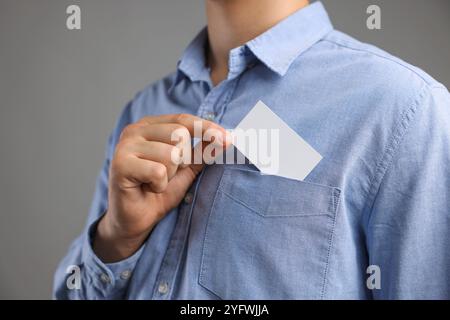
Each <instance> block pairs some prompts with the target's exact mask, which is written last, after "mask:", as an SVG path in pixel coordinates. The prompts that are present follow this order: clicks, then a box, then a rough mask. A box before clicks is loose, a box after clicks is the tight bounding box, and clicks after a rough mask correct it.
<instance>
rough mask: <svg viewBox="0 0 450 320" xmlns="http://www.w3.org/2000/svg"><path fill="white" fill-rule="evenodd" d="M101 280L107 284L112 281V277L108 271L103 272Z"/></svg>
mask: <svg viewBox="0 0 450 320" xmlns="http://www.w3.org/2000/svg"><path fill="white" fill-rule="evenodd" d="M100 280H102V282H103V283H106V284H109V283H111V278H110V277H109V276H108V275H107V274H106V273H102V274H101V275H100Z"/></svg>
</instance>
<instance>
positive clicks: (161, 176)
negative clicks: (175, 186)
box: [152, 163, 167, 181]
mask: <svg viewBox="0 0 450 320" xmlns="http://www.w3.org/2000/svg"><path fill="white" fill-rule="evenodd" d="M152 171H153V172H152V173H153V176H154V177H155V180H157V181H163V180H165V179H166V176H167V169H166V166H164V165H163V164H161V163H159V164H158V165H156V166H154V168H153V170H152Z"/></svg>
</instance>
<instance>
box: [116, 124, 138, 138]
mask: <svg viewBox="0 0 450 320" xmlns="http://www.w3.org/2000/svg"><path fill="white" fill-rule="evenodd" d="M141 125H142V124H140V123H132V124H129V125H127V126H126V127H125V128H123V130H122V133H121V135H120V138H121V139H123V138H125V137H129V136H132V135H134V134H135V133H136V131H137V129H138V128H139V127H141Z"/></svg>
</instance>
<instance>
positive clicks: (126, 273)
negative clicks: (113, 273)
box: [120, 270, 131, 280]
mask: <svg viewBox="0 0 450 320" xmlns="http://www.w3.org/2000/svg"><path fill="white" fill-rule="evenodd" d="M130 276H131V271H130V270H125V271H122V273H121V274H120V278H121V279H122V280H127V279H128V278H129V277H130Z"/></svg>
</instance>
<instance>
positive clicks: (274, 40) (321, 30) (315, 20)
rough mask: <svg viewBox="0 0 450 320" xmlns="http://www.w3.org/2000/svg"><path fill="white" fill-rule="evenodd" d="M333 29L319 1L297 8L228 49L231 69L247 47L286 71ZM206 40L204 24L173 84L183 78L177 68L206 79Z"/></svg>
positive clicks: (194, 77)
mask: <svg viewBox="0 0 450 320" xmlns="http://www.w3.org/2000/svg"><path fill="white" fill-rule="evenodd" d="M332 30H333V26H332V24H331V21H330V19H329V17H328V14H327V12H326V10H325V8H324V6H323V4H322V3H321V2H320V1H317V2H314V3H312V4H310V5H308V6H306V7H305V8H303V9H300V10H298V11H297V12H295V13H293V14H292V15H290V16H289V17H287V18H286V19H284V20H282V21H281V22H279V23H278V24H276V25H275V26H274V27H272V28H270V29H269V30H267V31H266V32H264V33H262V34H261V35H259V36H258V37H256V38H254V39H253V40H250V41H249V42H247V43H246V44H244V45H243V46H241V47H238V48H235V49H233V50H231V51H230V73H232V71H233V67H234V68H236V65H242V64H243V62H245V63H247V62H248V61H249V59H248V58H245V59H242V58H239V57H248V51H250V52H251V53H252V54H253V55H254V56H255V57H256V58H257V59H258V60H259V61H261V62H262V63H263V64H264V65H266V66H267V67H268V68H269V69H270V70H272V71H274V72H275V73H277V74H278V75H280V76H283V75H284V74H286V72H287V71H288V69H289V67H290V66H291V64H292V62H293V61H294V60H295V59H296V58H297V57H298V56H299V55H301V54H302V53H303V52H305V51H306V50H308V49H309V48H311V47H312V46H313V45H314V44H315V43H316V42H318V41H320V40H321V39H322V38H323V37H324V36H325V35H326V34H328V33H329V32H330V31H332ZM207 41H208V35H207V31H206V28H204V29H203V30H202V31H201V32H200V33H199V34H198V35H197V36H196V37H195V39H194V40H193V41H192V42H191V43H190V44H189V46H188V47H187V48H186V50H185V51H184V53H183V54H182V56H181V59H180V61H179V62H178V72H177V77H176V80H175V83H174V85H176V84H177V83H178V82H179V81H180V80H181V78H182V75H181V74H180V71H181V72H182V73H183V74H184V75H185V76H187V77H188V78H189V79H190V80H191V81H200V80H205V81H207V80H208V79H209V70H208V69H207V67H206V57H205V52H206V50H205V48H206V45H207Z"/></svg>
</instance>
